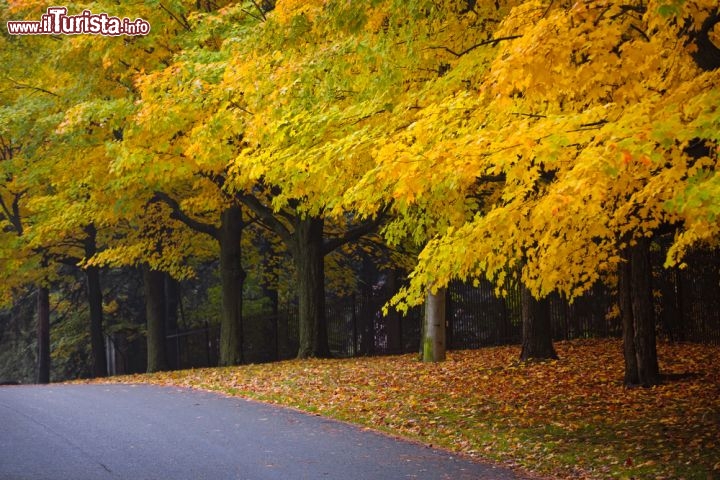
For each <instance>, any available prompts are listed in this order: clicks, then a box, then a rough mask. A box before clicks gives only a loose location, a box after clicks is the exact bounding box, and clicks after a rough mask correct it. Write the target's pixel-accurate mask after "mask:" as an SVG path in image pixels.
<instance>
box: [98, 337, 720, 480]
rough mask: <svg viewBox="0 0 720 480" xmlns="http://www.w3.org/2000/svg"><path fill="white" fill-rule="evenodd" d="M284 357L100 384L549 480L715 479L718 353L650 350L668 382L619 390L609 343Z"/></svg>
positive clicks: (616, 347) (670, 347)
mask: <svg viewBox="0 0 720 480" xmlns="http://www.w3.org/2000/svg"><path fill="white" fill-rule="evenodd" d="M556 349H557V351H558V354H559V356H560V360H555V361H548V362H540V363H521V362H518V361H517V357H518V349H517V347H512V346H510V347H492V348H484V349H480V350H465V351H455V352H449V354H448V360H447V361H446V362H443V363H437V364H432V363H429V364H428V363H421V362H419V361H417V357H416V356H415V355H401V356H388V357H370V358H351V359H334V360H320V359H310V360H290V361H283V362H277V363H269V364H261V365H246V366H238V367H225V368H206V369H194V370H185V371H176V372H164V373H156V374H150V375H132V376H124V377H113V378H109V379H105V380H103V381H108V382H122V383H154V384H161V385H173V386H184V387H192V388H200V389H206V390H212V391H218V392H222V393H226V394H231V395H238V396H243V397H248V398H253V399H257V400H261V401H266V402H272V403H277V404H281V405H286V406H291V407H295V408H299V409H302V410H305V411H310V412H314V413H319V414H322V415H326V416H329V417H333V418H337V419H340V420H345V421H350V422H353V423H357V424H360V425H364V426H369V427H372V428H375V429H378V430H381V431H385V432H389V433H393V434H396V435H400V436H404V437H407V438H411V439H414V440H419V441H422V442H425V443H428V444H432V445H434V446H439V447H443V448H447V449H450V450H453V451H456V452H459V453H462V454H465V455H470V456H473V457H476V458H481V459H490V460H493V461H498V462H502V463H506V464H509V465H515V466H519V467H521V468H523V469H526V470H529V471H532V472H537V473H540V474H544V475H552V476H555V477H558V478H627V479H631V478H666V479H671V478H687V479H691V478H698V479H703V480H705V479H708V478H710V479H712V478H720V368H719V367H718V362H717V358H718V357H719V356H720V347H718V346H707V345H696V344H666V343H660V344H659V346H658V351H659V352H658V356H659V361H660V367H661V371H662V373H663V374H664V375H665V378H666V381H665V382H664V383H663V384H662V385H659V386H657V387H654V388H649V389H644V388H626V387H625V386H624V385H623V384H622V379H623V358H622V353H621V352H622V348H621V345H620V342H619V341H618V340H580V341H570V342H559V343H557V344H556Z"/></svg>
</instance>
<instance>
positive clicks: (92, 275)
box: [84, 224, 108, 377]
mask: <svg viewBox="0 0 720 480" xmlns="http://www.w3.org/2000/svg"><path fill="white" fill-rule="evenodd" d="M85 233H86V235H87V236H86V237H85V241H84V244H85V258H86V259H88V258H91V257H92V256H93V255H95V253H97V244H96V237H97V230H96V229H95V226H94V225H93V224H90V225H88V226H87V227H85ZM85 277H86V280H87V298H88V305H89V307H90V345H91V348H92V359H93V365H92V373H93V377H107V374H108V372H107V361H106V359H105V339H104V336H103V307H102V303H103V297H102V288H101V286H100V269H99V268H98V267H95V266H89V267H87V268H85Z"/></svg>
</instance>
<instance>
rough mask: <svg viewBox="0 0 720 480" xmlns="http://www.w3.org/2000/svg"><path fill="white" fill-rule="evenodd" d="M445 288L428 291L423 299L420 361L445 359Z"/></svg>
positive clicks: (440, 360)
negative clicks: (423, 313) (423, 311)
mask: <svg viewBox="0 0 720 480" xmlns="http://www.w3.org/2000/svg"><path fill="white" fill-rule="evenodd" d="M446 295H447V288H439V289H438V290H437V292H435V293H432V292H428V294H427V297H426V299H425V319H424V324H423V340H422V361H423V362H442V361H444V360H445V349H446V345H445V333H446V332H445V326H446V318H445V297H446Z"/></svg>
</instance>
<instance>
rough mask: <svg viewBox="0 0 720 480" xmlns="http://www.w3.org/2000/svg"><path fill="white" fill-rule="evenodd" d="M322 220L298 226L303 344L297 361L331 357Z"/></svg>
mask: <svg viewBox="0 0 720 480" xmlns="http://www.w3.org/2000/svg"><path fill="white" fill-rule="evenodd" d="M323 228H324V221H323V219H322V218H317V217H306V218H302V219H298V220H297V221H296V223H295V245H294V248H293V250H294V251H293V259H294V261H295V267H296V269H297V276H298V277H297V280H298V297H299V323H300V325H299V330H300V338H299V340H300V342H299V343H300V345H299V348H298V355H297V356H298V358H309V357H320V358H327V357H330V348H329V346H328V338H327V321H326V318H325V253H324V251H323Z"/></svg>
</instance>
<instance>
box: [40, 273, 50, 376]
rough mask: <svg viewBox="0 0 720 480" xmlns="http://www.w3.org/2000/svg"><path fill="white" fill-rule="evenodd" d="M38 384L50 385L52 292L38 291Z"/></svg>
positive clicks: (45, 288) (41, 289)
mask: <svg viewBox="0 0 720 480" xmlns="http://www.w3.org/2000/svg"><path fill="white" fill-rule="evenodd" d="M37 345H38V360H37V361H38V376H37V383H50V290H49V289H48V288H47V287H38V289H37Z"/></svg>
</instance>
